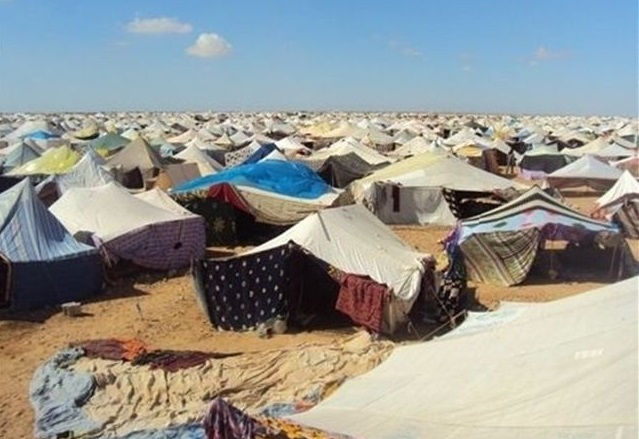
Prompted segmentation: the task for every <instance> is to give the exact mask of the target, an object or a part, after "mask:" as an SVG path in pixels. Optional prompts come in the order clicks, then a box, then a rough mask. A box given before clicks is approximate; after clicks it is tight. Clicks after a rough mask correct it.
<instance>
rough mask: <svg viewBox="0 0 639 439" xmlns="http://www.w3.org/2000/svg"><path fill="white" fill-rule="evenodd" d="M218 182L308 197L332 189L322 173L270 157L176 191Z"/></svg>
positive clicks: (195, 181) (183, 185) (203, 186)
mask: <svg viewBox="0 0 639 439" xmlns="http://www.w3.org/2000/svg"><path fill="white" fill-rule="evenodd" d="M218 183H229V184H232V185H234V186H248V187H251V188H256V189H261V190H264V191H268V192H275V193H277V194H280V195H287V196H291V197H296V198H304V199H314V198H318V197H320V196H322V195H324V194H326V193H329V192H331V191H332V188H331V187H330V186H329V185H327V184H326V183H325V182H324V180H322V179H321V178H320V176H319V175H317V174H316V173H315V172H313V170H311V169H310V168H308V167H306V166H304V165H301V164H298V163H291V162H284V161H281V160H266V161H263V162H259V163H253V164H249V165H240V166H237V167H235V168H231V169H226V170H224V171H221V172H219V173H217V174H215V175H207V176H205V177H201V178H197V179H195V180H191V181H189V182H186V183H183V184H181V185H179V186H177V187H176V188H175V189H174V190H173V192H175V193H181V192H191V191H196V190H201V189H208V188H209V187H211V186H213V185H214V184H218Z"/></svg>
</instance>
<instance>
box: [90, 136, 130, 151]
mask: <svg viewBox="0 0 639 439" xmlns="http://www.w3.org/2000/svg"><path fill="white" fill-rule="evenodd" d="M129 143H131V140H129V139H127V138H126V137H122V136H120V135H119V134H116V133H106V134H105V135H103V136H100V137H97V138H95V139H93V140H91V141H90V142H89V146H90V147H91V148H93V149H106V150H108V151H112V150H114V149H118V148H123V147H124V146H126V145H128V144H129Z"/></svg>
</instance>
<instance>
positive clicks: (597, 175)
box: [546, 155, 622, 188]
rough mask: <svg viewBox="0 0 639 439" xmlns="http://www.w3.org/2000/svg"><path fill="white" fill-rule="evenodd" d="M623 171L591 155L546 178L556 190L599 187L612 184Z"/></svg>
mask: <svg viewBox="0 0 639 439" xmlns="http://www.w3.org/2000/svg"><path fill="white" fill-rule="evenodd" d="M621 174H622V171H621V170H620V169H617V168H615V167H613V166H610V165H608V164H606V163H604V162H602V161H601V160H598V159H596V158H595V157H593V156H591V155H585V156H583V157H581V158H580V159H578V160H575V161H574V162H572V163H570V164H569V165H566V166H564V167H563V168H560V169H557V170H556V171H555V172H553V173H551V174H548V176H547V177H546V179H547V181H548V184H550V185H551V186H552V187H556V188H565V187H575V186H583V185H590V186H599V185H600V184H604V185H605V184H606V183H607V182H608V183H610V184H612V182H613V181H616V180H617V179H618V178H619V177H621Z"/></svg>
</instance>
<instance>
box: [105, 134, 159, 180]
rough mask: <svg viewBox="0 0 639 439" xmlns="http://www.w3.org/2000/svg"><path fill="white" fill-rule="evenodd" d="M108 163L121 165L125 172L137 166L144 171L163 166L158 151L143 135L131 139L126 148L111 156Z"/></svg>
mask: <svg viewBox="0 0 639 439" xmlns="http://www.w3.org/2000/svg"><path fill="white" fill-rule="evenodd" d="M107 164H108V165H109V166H112V167H117V166H121V167H122V169H123V170H124V171H125V172H128V171H130V170H132V169H135V168H140V170H142V171H143V172H144V171H148V170H150V169H153V168H157V169H161V168H162V161H161V160H160V157H159V156H158V153H156V152H155V151H154V150H153V148H151V146H149V144H148V143H147V142H146V140H144V139H143V138H142V137H138V138H136V139H135V140H133V141H131V142H130V143H129V144H128V145H127V146H125V147H124V149H122V150H121V151H118V152H117V153H115V154H114V155H113V156H111V157H110V158H109V159H108V160H107Z"/></svg>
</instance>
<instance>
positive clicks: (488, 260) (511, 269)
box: [457, 186, 619, 286]
mask: <svg viewBox="0 0 639 439" xmlns="http://www.w3.org/2000/svg"><path fill="white" fill-rule="evenodd" d="M601 232H608V233H611V234H617V233H618V232H619V231H618V229H617V227H616V226H615V225H613V224H610V223H607V222H601V221H597V220H594V219H592V218H589V217H587V216H584V215H582V214H581V213H579V212H577V211H574V210H572V209H570V208H569V207H567V206H565V205H563V204H562V203H561V202H559V201H558V200H556V199H554V198H552V197H551V196H549V195H547V194H546V193H545V192H544V191H542V190H541V189H539V188H538V187H537V186H534V187H532V188H531V189H529V190H528V191H526V192H525V193H524V194H522V195H520V196H519V197H518V198H516V199H514V200H512V201H510V202H509V203H506V204H504V205H503V206H500V207H498V208H496V209H493V210H491V211H489V212H486V213H484V214H481V215H478V216H475V217H472V218H469V219H467V220H465V221H462V222H461V223H460V225H459V226H458V230H457V233H458V237H457V239H458V243H459V245H460V248H461V250H462V252H463V253H464V260H465V263H466V268H467V270H468V275H469V278H470V279H472V280H475V281H478V282H484V283H492V284H497V285H506V286H508V285H516V284H518V283H520V282H522V281H523V280H524V279H525V278H526V276H527V275H528V272H529V271H530V268H531V267H532V264H533V261H534V259H535V256H536V255H537V250H538V248H539V245H540V243H542V242H543V241H545V240H551V241H552V240H566V241H570V242H578V241H580V240H581V239H583V238H584V237H585V236H586V235H588V234H593V233H601Z"/></svg>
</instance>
